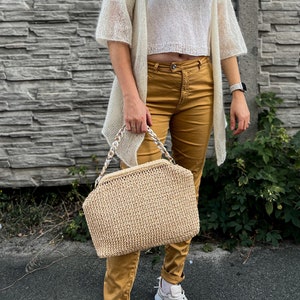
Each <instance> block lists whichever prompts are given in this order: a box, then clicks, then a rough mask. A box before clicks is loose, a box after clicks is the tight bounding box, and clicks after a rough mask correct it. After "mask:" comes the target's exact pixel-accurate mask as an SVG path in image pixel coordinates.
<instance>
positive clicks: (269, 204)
mask: <svg viewBox="0 0 300 300" xmlns="http://www.w3.org/2000/svg"><path fill="white" fill-rule="evenodd" d="M265 208H266V212H267V214H268V215H269V216H270V215H271V214H272V212H273V208H274V207H273V203H272V202H267V203H266V204H265Z"/></svg>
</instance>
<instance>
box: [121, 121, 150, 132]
mask: <svg viewBox="0 0 300 300" xmlns="http://www.w3.org/2000/svg"><path fill="white" fill-rule="evenodd" d="M126 129H127V130H128V131H130V132H132V133H136V134H139V133H145V132H147V124H146V123H145V122H129V123H127V124H126Z"/></svg>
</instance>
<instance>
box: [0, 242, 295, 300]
mask: <svg viewBox="0 0 300 300" xmlns="http://www.w3.org/2000/svg"><path fill="white" fill-rule="evenodd" d="M0 246H1V248H0V299H1V300H56V299H57V300H101V299H103V296H102V287H103V276H104V271H105V260H104V259H99V258H98V257H97V256H96V254H95V251H94V249H93V246H92V244H91V243H83V244H82V243H74V242H66V241H59V240H52V241H49V240H46V239H43V238H19V239H16V238H14V239H12V240H5V241H1V242H0ZM153 259H154V255H153V254H145V253H142V255H141V260H140V265H139V270H138V276H137V279H136V281H135V284H134V287H133V291H132V296H131V300H148V299H149V300H150V299H152V300H153V296H154V294H155V288H154V286H155V285H156V284H157V279H156V278H157V277H158V276H159V271H160V265H161V263H160V262H159V263H157V264H155V265H154V267H152V261H153ZM185 273H186V280H185V281H184V283H183V287H184V289H185V291H186V294H187V296H188V299H189V300H201V299H205V300H219V299H220V300H221V299H224V300H250V299H251V300H252V299H255V300H258V299H272V300H298V299H300V246H297V245H292V244H287V243H286V244H284V245H281V246H280V247H279V248H271V247H255V248H252V249H249V248H241V249H238V250H235V251H234V252H232V253H230V252H227V251H223V250H221V249H219V248H217V247H214V250H213V251H212V252H210V253H205V252H203V251H202V245H201V244H197V243H193V244H192V248H191V251H190V254H189V257H188V259H187V262H186V267H185Z"/></svg>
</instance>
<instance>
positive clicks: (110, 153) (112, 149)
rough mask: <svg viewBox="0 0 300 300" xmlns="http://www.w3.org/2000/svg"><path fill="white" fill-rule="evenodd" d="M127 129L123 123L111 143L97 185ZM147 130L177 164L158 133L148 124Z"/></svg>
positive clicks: (166, 154)
mask: <svg viewBox="0 0 300 300" xmlns="http://www.w3.org/2000/svg"><path fill="white" fill-rule="evenodd" d="M125 131H126V125H123V126H122V127H121V129H120V130H119V131H118V133H117V134H116V136H115V140H114V141H113V143H112V144H111V147H110V150H109V151H108V154H107V157H106V160H105V163H104V166H103V168H102V170H101V172H100V174H99V176H98V178H97V179H96V180H95V187H96V186H97V185H98V183H99V181H100V180H101V178H102V177H103V176H104V173H105V172H106V170H107V168H108V166H109V164H110V162H111V160H112V158H113V157H114V155H115V153H116V150H117V148H118V147H119V144H120V141H121V139H122V138H123V136H124V132H125ZM147 132H148V134H149V135H150V137H151V138H152V140H153V141H154V143H155V144H156V146H157V147H158V149H159V150H160V151H161V152H162V154H164V155H165V157H166V158H167V159H168V160H169V161H170V162H171V163H172V164H175V161H174V159H173V157H172V156H171V155H170V154H169V152H168V150H167V149H166V147H165V146H164V145H163V143H162V142H161V141H160V139H159V138H158V137H157V135H156V134H155V132H154V131H153V130H152V129H151V128H150V127H149V126H147Z"/></svg>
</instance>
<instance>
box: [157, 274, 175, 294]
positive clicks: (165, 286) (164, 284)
mask: <svg viewBox="0 0 300 300" xmlns="http://www.w3.org/2000/svg"><path fill="white" fill-rule="evenodd" d="M174 285H176V284H172V283H170V282H168V281H166V280H164V279H163V278H162V279H161V289H162V290H163V292H164V293H166V294H170V292H171V287H172V286H174Z"/></svg>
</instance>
